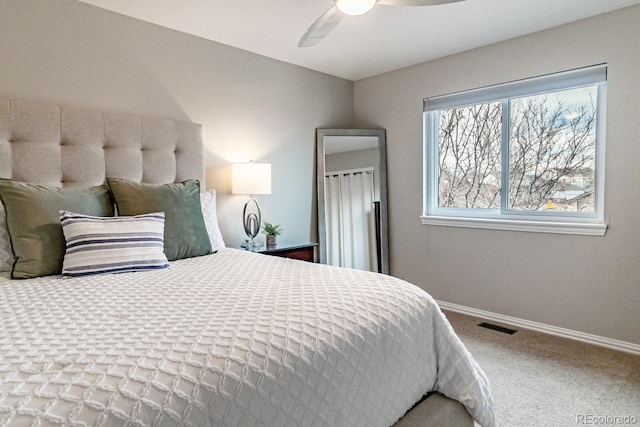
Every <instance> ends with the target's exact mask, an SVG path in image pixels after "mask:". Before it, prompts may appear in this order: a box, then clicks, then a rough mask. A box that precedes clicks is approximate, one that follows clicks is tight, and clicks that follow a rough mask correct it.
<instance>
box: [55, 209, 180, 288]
mask: <svg viewBox="0 0 640 427" xmlns="http://www.w3.org/2000/svg"><path fill="white" fill-rule="evenodd" d="M60 222H61V223H62V232H63V233H64V239H65V242H66V253H65V255H64V261H63V264H62V275H63V276H86V275H89V274H101V273H124V272H131V271H140V270H156V269H162V268H167V267H169V263H168V261H167V257H166V256H165V254H164V212H155V213H150V214H144V215H136V216H115V217H97V216H89V215H81V214H76V213H73V212H69V211H60Z"/></svg>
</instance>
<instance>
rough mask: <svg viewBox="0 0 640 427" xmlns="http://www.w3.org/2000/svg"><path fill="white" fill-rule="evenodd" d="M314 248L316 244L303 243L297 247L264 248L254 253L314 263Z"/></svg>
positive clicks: (278, 246) (277, 246)
mask: <svg viewBox="0 0 640 427" xmlns="http://www.w3.org/2000/svg"><path fill="white" fill-rule="evenodd" d="M316 246H318V244H317V243H304V244H299V245H275V246H273V247H271V246H267V247H266V248H262V249H258V250H256V251H255V252H258V253H261V254H266V255H273V256H280V257H284V258H292V259H300V260H303V261H309V262H314V261H315V257H314V248H315V247H316Z"/></svg>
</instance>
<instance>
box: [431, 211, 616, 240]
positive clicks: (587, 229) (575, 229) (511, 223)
mask: <svg viewBox="0 0 640 427" xmlns="http://www.w3.org/2000/svg"><path fill="white" fill-rule="evenodd" d="M420 221H421V222H422V224H424V225H441V226H447V227H464V228H482V229H489V230H508V231H527V232H534V233H556V234H580V235H585V236H604V233H605V232H606V231H607V225H606V224H593V223H579V222H550V221H527V220H515V219H495V218H464V217H450V216H421V217H420Z"/></svg>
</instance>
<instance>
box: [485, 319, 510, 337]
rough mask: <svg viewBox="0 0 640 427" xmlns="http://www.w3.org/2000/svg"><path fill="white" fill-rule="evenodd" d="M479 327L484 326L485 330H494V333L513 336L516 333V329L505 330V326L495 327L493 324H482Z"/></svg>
mask: <svg viewBox="0 0 640 427" xmlns="http://www.w3.org/2000/svg"><path fill="white" fill-rule="evenodd" d="M478 326H482V327H483V328H487V329H493V330H494V331H498V332H503V333H505V334H509V335H513V334H515V333H516V332H518V331H516V330H515V329H509V328H505V327H504V326H498V325H494V324H492V323H487V322H482V323H480V324H479V325H478Z"/></svg>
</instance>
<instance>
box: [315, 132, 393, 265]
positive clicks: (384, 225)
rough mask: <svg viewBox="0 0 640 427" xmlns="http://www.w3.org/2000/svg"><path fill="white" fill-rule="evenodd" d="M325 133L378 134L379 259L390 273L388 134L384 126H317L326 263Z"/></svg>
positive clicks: (322, 250) (320, 250)
mask: <svg viewBox="0 0 640 427" xmlns="http://www.w3.org/2000/svg"><path fill="white" fill-rule="evenodd" d="M325 136H377V137H378V151H379V161H380V164H379V165H378V168H379V175H380V176H379V177H378V178H379V180H380V259H379V260H378V263H379V267H380V268H379V270H380V272H381V273H383V274H389V216H388V206H387V135H386V130H384V129H316V159H317V163H316V185H317V196H318V203H317V206H318V258H319V262H320V263H321V264H326V263H327V222H326V221H327V219H326V214H325V189H324V172H325V168H324V137H325Z"/></svg>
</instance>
